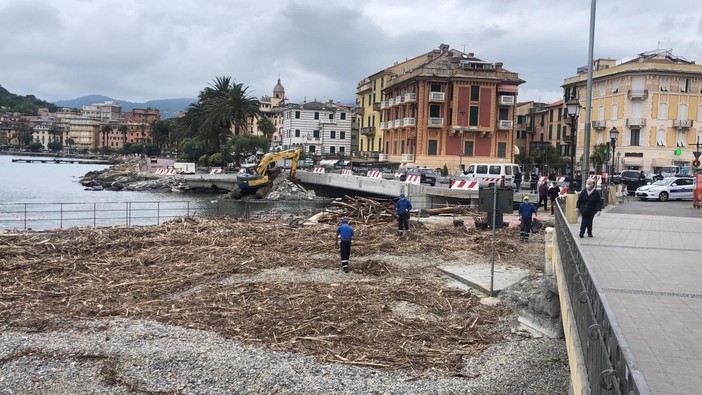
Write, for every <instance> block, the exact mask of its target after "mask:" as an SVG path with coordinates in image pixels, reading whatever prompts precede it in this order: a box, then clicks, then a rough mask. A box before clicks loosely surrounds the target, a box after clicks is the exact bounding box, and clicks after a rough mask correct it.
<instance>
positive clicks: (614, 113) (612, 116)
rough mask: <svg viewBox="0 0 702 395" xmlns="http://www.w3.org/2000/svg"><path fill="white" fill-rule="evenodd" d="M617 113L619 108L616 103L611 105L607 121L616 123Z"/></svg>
mask: <svg viewBox="0 0 702 395" xmlns="http://www.w3.org/2000/svg"><path fill="white" fill-rule="evenodd" d="M618 112H619V107H618V106H617V104H616V103H614V104H612V111H611V113H610V114H609V120H610V121H616V120H617V119H618V118H617V117H618V116H619V114H618Z"/></svg>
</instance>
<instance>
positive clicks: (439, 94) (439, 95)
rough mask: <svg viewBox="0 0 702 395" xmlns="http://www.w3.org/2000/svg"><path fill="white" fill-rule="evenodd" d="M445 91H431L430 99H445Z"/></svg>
mask: <svg viewBox="0 0 702 395" xmlns="http://www.w3.org/2000/svg"><path fill="white" fill-rule="evenodd" d="M444 100H445V94H444V92H429V101H444Z"/></svg>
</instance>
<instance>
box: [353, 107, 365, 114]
mask: <svg viewBox="0 0 702 395" xmlns="http://www.w3.org/2000/svg"><path fill="white" fill-rule="evenodd" d="M354 112H355V113H356V115H363V114H364V113H365V112H366V110H365V108H363V107H356V108H355V109H354Z"/></svg>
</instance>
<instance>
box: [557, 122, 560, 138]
mask: <svg viewBox="0 0 702 395" xmlns="http://www.w3.org/2000/svg"><path fill="white" fill-rule="evenodd" d="M560 139H561V124H560V123H559V124H558V126H556V140H560Z"/></svg>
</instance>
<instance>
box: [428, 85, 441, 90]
mask: <svg viewBox="0 0 702 395" xmlns="http://www.w3.org/2000/svg"><path fill="white" fill-rule="evenodd" d="M429 91H430V92H441V85H439V84H431V86H430V87H429Z"/></svg>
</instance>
